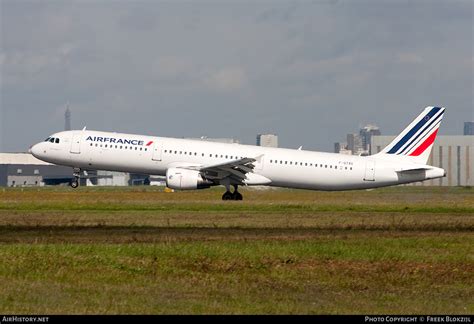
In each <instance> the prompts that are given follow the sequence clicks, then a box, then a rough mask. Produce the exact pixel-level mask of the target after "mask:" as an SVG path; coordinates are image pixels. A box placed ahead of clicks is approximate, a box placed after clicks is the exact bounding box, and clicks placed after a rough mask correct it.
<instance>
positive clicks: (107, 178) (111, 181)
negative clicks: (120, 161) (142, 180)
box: [97, 171, 130, 186]
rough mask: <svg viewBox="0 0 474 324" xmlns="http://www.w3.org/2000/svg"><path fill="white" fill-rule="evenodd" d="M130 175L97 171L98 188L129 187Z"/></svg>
mask: <svg viewBox="0 0 474 324" xmlns="http://www.w3.org/2000/svg"><path fill="white" fill-rule="evenodd" d="M129 180H130V174H129V173H124V172H114V171H97V185H98V186H128V184H129Z"/></svg>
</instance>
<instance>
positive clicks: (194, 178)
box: [166, 168, 213, 190]
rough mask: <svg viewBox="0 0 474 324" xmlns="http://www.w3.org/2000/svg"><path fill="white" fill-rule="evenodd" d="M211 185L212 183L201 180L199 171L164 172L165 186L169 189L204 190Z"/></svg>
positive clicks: (173, 169) (171, 169) (175, 170)
mask: <svg viewBox="0 0 474 324" xmlns="http://www.w3.org/2000/svg"><path fill="white" fill-rule="evenodd" d="M211 185H213V182H212V181H209V180H207V179H203V178H202V176H201V173H199V171H195V170H188V169H180V168H170V169H168V170H167V171H166V186H167V187H168V188H171V189H179V190H194V189H206V188H209V187H210V186H211Z"/></svg>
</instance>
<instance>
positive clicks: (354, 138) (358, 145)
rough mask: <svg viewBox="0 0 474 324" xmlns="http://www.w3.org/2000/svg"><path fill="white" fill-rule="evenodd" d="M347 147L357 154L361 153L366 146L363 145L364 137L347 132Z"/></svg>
mask: <svg viewBox="0 0 474 324" xmlns="http://www.w3.org/2000/svg"><path fill="white" fill-rule="evenodd" d="M347 149H348V150H350V151H351V152H352V154H355V155H359V154H360V153H362V152H363V151H364V147H363V146H362V138H361V137H360V135H358V134H347Z"/></svg>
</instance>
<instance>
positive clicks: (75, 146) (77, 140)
mask: <svg viewBox="0 0 474 324" xmlns="http://www.w3.org/2000/svg"><path fill="white" fill-rule="evenodd" d="M81 136H82V134H74V135H73V136H72V142H71V153H74V154H79V153H81Z"/></svg>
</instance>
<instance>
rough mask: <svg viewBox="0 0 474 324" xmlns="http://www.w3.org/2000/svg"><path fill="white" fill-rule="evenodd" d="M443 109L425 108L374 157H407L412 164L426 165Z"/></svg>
mask: <svg viewBox="0 0 474 324" xmlns="http://www.w3.org/2000/svg"><path fill="white" fill-rule="evenodd" d="M444 110H445V108H443V107H426V108H425V110H423V112H422V113H421V114H420V115H419V116H418V117H417V118H416V119H415V120H414V121H413V122H412V123H411V124H410V125H408V127H407V128H405V129H404V130H403V132H401V133H400V135H398V136H397V137H396V138H395V139H394V140H393V141H392V142H391V143H390V144H389V145H388V146H387V147H385V148H384V149H383V150H382V151H381V152H380V153H377V154H376V155H384V154H387V155H389V154H392V155H393V156H400V157H402V156H407V157H409V159H411V160H412V161H413V162H416V163H422V164H426V163H427V162H428V158H429V156H430V153H431V149H432V147H433V143H434V140H435V138H436V134H437V133H438V129H439V126H440V124H441V120H442V119H443V115H444Z"/></svg>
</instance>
